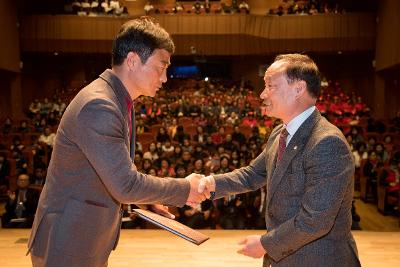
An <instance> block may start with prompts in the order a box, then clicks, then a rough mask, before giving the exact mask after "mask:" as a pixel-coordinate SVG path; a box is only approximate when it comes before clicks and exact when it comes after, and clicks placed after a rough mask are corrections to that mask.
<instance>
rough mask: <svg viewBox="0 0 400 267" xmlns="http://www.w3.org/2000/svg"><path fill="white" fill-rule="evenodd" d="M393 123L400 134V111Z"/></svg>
mask: <svg viewBox="0 0 400 267" xmlns="http://www.w3.org/2000/svg"><path fill="white" fill-rule="evenodd" d="M392 123H393V125H394V129H395V130H396V132H400V110H398V111H397V113H396V117H394V118H393V119H392Z"/></svg>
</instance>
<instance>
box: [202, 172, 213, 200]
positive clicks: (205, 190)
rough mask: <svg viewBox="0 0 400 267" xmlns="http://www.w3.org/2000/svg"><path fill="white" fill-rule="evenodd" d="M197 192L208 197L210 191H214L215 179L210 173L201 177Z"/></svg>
mask: <svg viewBox="0 0 400 267" xmlns="http://www.w3.org/2000/svg"><path fill="white" fill-rule="evenodd" d="M198 192H199V193H200V194H204V195H205V196H206V198H210V196H211V192H215V180H214V177H213V176H212V175H209V176H206V177H203V178H202V179H201V181H200V184H199V188H198Z"/></svg>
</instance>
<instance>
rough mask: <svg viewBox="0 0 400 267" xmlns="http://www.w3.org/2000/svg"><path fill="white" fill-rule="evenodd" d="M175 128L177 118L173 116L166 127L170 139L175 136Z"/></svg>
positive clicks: (176, 126)
mask: <svg viewBox="0 0 400 267" xmlns="http://www.w3.org/2000/svg"><path fill="white" fill-rule="evenodd" d="M177 128H178V120H177V119H176V118H173V119H172V121H171V125H169V126H168V128H167V133H168V135H169V136H170V137H171V138H172V139H173V138H174V137H175V134H176V130H177Z"/></svg>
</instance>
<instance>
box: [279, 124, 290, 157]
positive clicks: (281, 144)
mask: <svg viewBox="0 0 400 267" xmlns="http://www.w3.org/2000/svg"><path fill="white" fill-rule="evenodd" d="M288 135H289V133H288V131H287V130H286V128H283V130H282V131H281V135H280V136H279V149H278V158H277V162H279V161H281V159H282V157H283V154H284V153H285V149H286V138H287V137H288Z"/></svg>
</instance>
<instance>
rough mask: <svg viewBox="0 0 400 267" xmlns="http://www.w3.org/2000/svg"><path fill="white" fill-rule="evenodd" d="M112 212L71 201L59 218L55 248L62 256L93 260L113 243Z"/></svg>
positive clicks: (104, 208) (107, 209)
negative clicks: (111, 237)
mask: <svg viewBox="0 0 400 267" xmlns="http://www.w3.org/2000/svg"><path fill="white" fill-rule="evenodd" d="M109 213H110V209H109V208H106V207H100V206H95V205H90V204H87V203H85V202H80V201H78V200H75V199H70V200H69V201H68V203H67V205H66V207H65V210H64V213H63V214H62V216H61V217H60V218H59V222H58V223H57V229H56V240H55V246H56V249H57V250H59V251H60V252H61V253H62V254H65V255H68V256H73V257H82V258H85V257H92V256H94V255H96V254H97V253H99V252H100V250H105V249H107V248H108V247H109V246H108V243H109V242H110V239H109V235H110V225H111V222H110V220H109V218H110V214H109Z"/></svg>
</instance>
